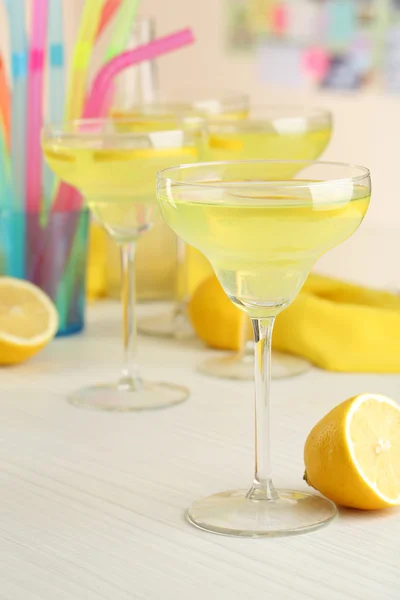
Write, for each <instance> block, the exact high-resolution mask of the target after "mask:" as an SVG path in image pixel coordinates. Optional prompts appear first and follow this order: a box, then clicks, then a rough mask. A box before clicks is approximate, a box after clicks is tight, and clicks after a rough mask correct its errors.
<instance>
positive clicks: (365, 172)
mask: <svg viewBox="0 0 400 600" xmlns="http://www.w3.org/2000/svg"><path fill="white" fill-rule="evenodd" d="M256 164H266V165H271V164H278V165H279V164H281V165H303V166H304V167H307V166H309V167H312V166H326V167H343V168H346V169H353V170H357V171H360V172H361V173H360V174H359V175H355V176H352V177H343V178H334V179H326V180H324V181H315V182H311V183H302V182H301V180H298V184H297V183H296V182H297V180H296V179H292V180H290V179H287V180H285V179H283V180H279V179H273V180H271V181H262V182H256V181H253V182H250V181H249V182H246V181H243V182H240V181H238V182H237V187H240V186H241V187H243V186H246V185H249V184H253V185H255V184H257V183H260V184H262V185H268V187H275V186H276V187H277V188H279V189H282V187H285V185H286V184H287V187H290V189H295V188H309V187H314V186H320V185H332V184H340V185H342V184H346V183H350V182H351V183H355V182H357V181H362V180H363V179H366V178H370V176H371V173H370V170H369V169H368V168H367V167H362V166H361V165H356V164H352V163H343V162H335V161H314V160H311V161H308V160H265V159H257V160H226V161H216V162H212V161H210V162H198V163H187V164H183V165H176V166H175V167H167V168H166V169H162V170H161V171H158V173H157V183H159V182H161V181H164V182H168V183H169V184H171V185H175V186H185V187H193V188H194V187H205V188H207V189H210V188H213V189H221V188H223V187H227V186H226V184H228V183H229V182H225V183H224V182H223V181H221V182H219V183H218V182H215V183H214V182H213V183H206V182H191V181H182V180H178V179H173V178H171V177H168V173H169V172H174V171H176V172H180V171H184V170H188V169H195V168H200V167H222V166H229V165H249V166H250V165H256ZM235 183H236V182H235ZM277 184H279V185H277ZM282 184H283V185H282ZM232 187H233V186H232Z"/></svg>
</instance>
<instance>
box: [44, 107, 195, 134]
mask: <svg viewBox="0 0 400 600" xmlns="http://www.w3.org/2000/svg"><path fill="white" fill-rule="evenodd" d="M149 117H152V118H153V120H154V121H159V122H160V123H165V122H168V121H171V119H176V126H174V127H173V128H171V129H161V128H160V129H153V130H151V131H118V130H115V129H112V130H106V131H104V129H102V130H100V131H92V130H90V129H89V130H88V131H79V130H77V129H78V128H79V126H82V125H87V126H90V125H92V126H95V125H98V126H101V125H103V126H107V124H110V125H115V124H118V123H126V124H130V123H131V124H140V123H146V122H148V121H149ZM185 119H187V121H185ZM184 124H185V125H184ZM182 125H184V126H182ZM196 125H197V127H196ZM205 127H206V118H205V117H204V116H203V115H199V114H197V113H195V114H193V111H186V112H185V111H182V113H179V114H174V115H173V114H168V115H139V116H137V117H136V116H135V117H132V118H125V117H121V118H119V117H98V118H96V117H94V118H88V119H85V118H80V119H71V120H66V121H60V122H59V123H45V124H44V125H43V127H42V130H41V137H42V139H43V138H54V137H63V136H67V135H68V136H69V137H71V136H72V137H73V136H78V137H84V136H88V137H89V136H92V137H96V136H101V137H111V136H118V137H128V138H129V137H132V138H136V137H143V136H144V135H148V134H149V133H158V132H163V133H165V132H167V131H177V130H182V131H188V132H193V131H201V130H203V129H205Z"/></svg>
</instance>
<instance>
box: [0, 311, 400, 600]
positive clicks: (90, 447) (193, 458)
mask: <svg viewBox="0 0 400 600" xmlns="http://www.w3.org/2000/svg"><path fill="white" fill-rule="evenodd" d="M149 310H153V311H154V307H150V309H149V308H148V307H140V312H141V313H142V314H143V313H148V312H149ZM156 310H158V309H157V308H156ZM119 317H120V314H119V306H118V304H115V303H105V304H102V303H99V304H96V305H94V306H92V307H90V310H89V325H88V328H87V331H86V333H85V334H84V335H82V336H79V337H72V338H69V339H61V340H56V341H55V342H54V343H53V344H52V345H50V347H48V348H47V349H46V350H45V351H44V352H43V353H42V354H41V355H40V356H38V357H36V358H35V359H34V360H32V361H31V362H30V363H28V364H26V365H24V366H21V367H18V368H11V369H10V368H9V369H3V370H0V377H1V387H0V444H1V448H0V460H1V469H0V477H1V480H0V599H1V600H38V599H40V600H101V599H107V600H125V599H135V600H136V599H138V600H139V599H146V600H158V599H163V600H164V599H165V600H167V599H168V600H169V599H171V600H180V599H182V600H204V599H210V600H214V599H216V600H235V599H241V600H242V599H247V598H248V599H250V598H251V599H253V598H266V599H274V600H286V599H287V600H353V599H354V600H383V599H385V600H399V598H400V512H399V511H392V512H386V513H361V512H355V511H347V510H342V511H341V512H340V517H339V518H338V519H337V520H336V521H335V522H334V523H333V524H331V525H330V526H329V527H327V528H325V529H322V530H321V531H319V532H316V533H311V534H308V535H303V536H298V537H293V538H280V539H267V540H251V539H231V538H226V537H220V536H215V535H211V534H207V533H204V532H201V531H199V530H196V529H195V528H193V527H191V526H190V525H189V524H188V523H186V521H185V518H184V512H185V509H186V508H187V507H188V506H189V504H190V503H191V502H192V500H194V499H196V498H200V497H201V496H204V495H206V494H209V493H212V492H216V491H222V490H226V489H231V488H235V487H242V486H246V485H247V484H249V483H250V480H251V477H252V469H253V390H252V385H251V384H250V383H238V382H229V381H220V380H216V379H211V378H207V377H206V376H204V375H200V374H198V373H196V372H195V370H194V366H195V365H196V363H198V362H199V360H201V359H202V358H204V355H205V353H206V351H205V350H204V349H202V348H201V346H200V344H197V343H186V344H182V343H178V342H167V341H160V340H155V339H149V338H147V339H146V338H140V340H139V341H140V350H139V357H140V361H141V363H142V365H143V373H144V375H146V376H147V377H149V378H150V377H152V378H158V379H160V378H163V379H165V380H170V381H177V382H179V383H184V384H186V385H187V386H188V387H190V389H191V392H192V394H191V397H190V399H189V400H188V401H187V402H186V403H184V404H182V405H180V406H176V407H174V408H170V409H168V410H165V411H159V412H157V411H155V412H148V413H146V412H145V413H139V414H112V413H107V414H103V413H98V412H91V411H84V410H78V409H76V408H73V407H72V406H70V405H69V404H68V403H67V402H66V401H65V396H66V394H67V393H68V392H70V391H71V390H74V389H75V388H77V387H80V386H82V385H85V384H87V383H92V382H96V381H102V380H108V379H110V378H114V376H115V375H116V374H117V373H118V367H119V364H118V359H119V356H120V339H119ZM365 391H372V392H380V393H383V394H387V395H389V396H392V397H394V398H395V399H400V377H399V376H375V375H369V376H366V375H337V374H329V373H325V372H322V371H318V370H313V371H311V372H310V373H308V374H305V375H302V376H300V377H298V378H294V379H289V380H282V381H278V382H275V384H274V390H273V401H274V415H273V419H274V422H273V432H274V433H273V437H274V439H273V449H274V461H275V471H276V475H275V482H276V484H278V485H281V486H285V487H286V486H288V487H295V486H296V487H298V488H305V487H306V486H305V484H304V483H303V481H302V474H303V461H302V449H303V444H304V440H305V438H306V435H307V433H308V432H309V430H310V428H311V427H312V426H313V424H314V423H316V422H317V421H318V419H319V418H320V417H321V416H322V415H324V414H325V413H326V412H327V411H328V410H329V409H330V408H332V407H333V406H334V405H335V404H337V403H338V402H340V401H342V400H344V399H345V398H347V397H349V396H352V395H353V394H356V393H360V392H365Z"/></svg>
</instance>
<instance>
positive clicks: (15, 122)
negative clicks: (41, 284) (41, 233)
mask: <svg viewBox="0 0 400 600" xmlns="http://www.w3.org/2000/svg"><path fill="white" fill-rule="evenodd" d="M5 5H6V8H7V11H8V19H9V31H10V40H11V77H12V96H11V173H12V181H13V186H12V187H13V208H14V211H15V219H14V222H15V229H14V233H15V243H14V259H13V262H14V273H13V275H15V276H16V277H23V276H24V273H25V214H24V213H25V179H26V176H25V172H26V169H25V166H26V163H25V154H26V151H25V146H26V99H27V98H26V95H27V40H26V31H25V1H24V0H5Z"/></svg>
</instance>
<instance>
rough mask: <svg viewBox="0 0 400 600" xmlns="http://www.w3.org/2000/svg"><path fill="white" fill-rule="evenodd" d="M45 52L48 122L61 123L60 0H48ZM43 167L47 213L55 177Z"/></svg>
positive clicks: (62, 79)
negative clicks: (47, 72) (47, 63)
mask: <svg viewBox="0 0 400 600" xmlns="http://www.w3.org/2000/svg"><path fill="white" fill-rule="evenodd" d="M47 53H48V60H49V98H48V104H49V110H48V121H49V122H50V123H61V121H62V120H63V117H64V105H65V68H64V66H65V62H64V30H63V11H62V2H60V0H50V4H49V30H48V37H47ZM43 168H44V172H43V179H44V184H43V185H44V203H45V204H44V206H45V210H46V214H47V215H48V212H49V210H50V208H51V203H52V200H53V196H54V192H55V179H56V178H55V175H54V174H53V172H52V170H51V169H50V167H48V166H47V165H46V164H44V167H43Z"/></svg>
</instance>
